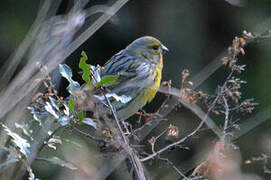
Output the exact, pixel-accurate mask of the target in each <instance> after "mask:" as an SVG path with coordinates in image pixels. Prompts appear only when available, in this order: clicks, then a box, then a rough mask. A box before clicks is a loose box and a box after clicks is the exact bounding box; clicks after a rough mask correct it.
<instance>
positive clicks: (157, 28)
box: [0, 0, 271, 179]
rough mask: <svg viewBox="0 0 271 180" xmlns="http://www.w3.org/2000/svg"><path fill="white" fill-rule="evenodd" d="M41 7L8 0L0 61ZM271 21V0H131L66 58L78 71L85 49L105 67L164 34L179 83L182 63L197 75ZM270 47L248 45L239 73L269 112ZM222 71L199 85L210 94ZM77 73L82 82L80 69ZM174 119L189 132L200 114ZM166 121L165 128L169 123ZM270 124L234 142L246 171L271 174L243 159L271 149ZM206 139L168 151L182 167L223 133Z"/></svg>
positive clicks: (168, 68) (39, 170) (247, 94)
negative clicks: (135, 44) (136, 43)
mask: <svg viewBox="0 0 271 180" xmlns="http://www.w3.org/2000/svg"><path fill="white" fill-rule="evenodd" d="M105 2H106V1H95V2H94V1H93V2H91V3H93V4H102V3H105ZM90 5H92V4H90ZM38 6H39V2H38V1H28V0H21V1H15V0H8V1H5V2H2V3H1V5H0V22H1V24H0V66H1V65H2V64H3V62H5V60H6V59H8V57H9V55H10V54H11V53H12V52H13V51H15V49H16V47H17V46H18V45H19V43H20V42H21V41H22V40H23V38H24V36H25V34H26V33H27V31H28V30H29V28H30V26H31V24H32V22H33V21H34V19H35V16H36V13H37V10H38ZM65 6H66V3H63V4H62V5H61V8H60V10H59V13H63V9H65ZM94 19H95V18H94ZM270 26H271V1H269V0H254V1H253V0H248V1H247V3H246V4H245V5H244V6H242V7H237V6H233V5H231V4H229V3H227V2H226V1H224V0H204V1H202V0H170V1H165V0H137V1H130V2H128V3H127V4H126V5H125V6H124V7H123V8H122V9H121V10H120V11H119V12H118V13H117V14H116V17H115V18H113V20H112V21H109V22H107V23H106V24H105V25H104V26H103V27H102V28H101V29H99V30H98V31H97V32H96V33H95V34H94V35H93V36H92V37H91V38H89V39H88V41H86V42H85V43H84V44H83V45H82V46H81V47H80V48H78V49H77V51H75V52H74V53H73V54H72V55H71V56H70V57H69V58H68V59H67V61H66V63H67V64H69V65H70V66H71V67H73V70H74V73H75V72H76V71H77V64H78V62H79V58H80V53H81V51H82V50H84V51H86V53H87V55H88V57H89V59H90V60H89V63H91V64H100V65H103V64H104V63H105V62H106V61H107V60H108V59H109V58H110V57H111V56H112V55H114V54H115V53H117V52H118V51H120V50H121V49H123V48H124V47H125V46H126V45H128V44H129V43H130V42H131V41H133V40H134V39H136V38H138V37H141V36H144V35H151V36H154V37H156V38H158V39H160V40H161V41H162V42H163V44H164V45H166V46H167V47H168V48H169V49H170V52H169V53H168V54H167V55H166V56H165V60H164V69H163V80H170V79H171V80H172V81H173V86H174V87H180V79H181V72H182V70H183V69H189V70H190V72H191V76H192V77H193V76H194V75H196V74H197V73H198V72H199V71H200V70H201V69H202V68H203V67H205V66H206V65H207V64H208V63H209V62H211V61H212V60H214V59H215V58H216V57H217V56H219V55H220V54H221V53H222V52H223V51H224V50H226V49H227V47H228V46H229V45H231V42H232V39H233V38H234V37H235V36H238V35H240V34H241V33H242V32H243V31H244V30H247V31H251V32H253V33H254V32H255V33H261V32H263V31H265V30H267V29H270ZM270 45H271V41H268V40H267V41H263V42H259V43H258V42H256V43H253V44H251V45H249V46H248V47H247V48H246V50H245V51H246V55H245V56H244V57H242V58H241V63H243V64H246V65H247V68H246V72H244V73H243V74H242V76H241V78H242V79H244V80H246V81H247V82H248V84H247V85H246V86H245V87H244V88H243V89H242V92H243V97H244V98H255V100H256V101H257V102H258V103H260V105H259V106H258V107H257V109H256V112H261V111H263V110H266V109H268V108H269V106H270V105H271V96H270V91H271V83H270V76H271V71H270V68H271V61H270V58H271V52H270V47H271V46H270ZM224 77H225V68H220V69H219V70H218V71H217V72H216V73H215V74H213V75H212V76H211V77H210V78H209V79H208V80H207V81H206V82H204V83H203V84H202V85H201V86H200V87H199V89H201V90H202V91H204V92H208V93H212V92H214V90H215V88H216V87H217V85H218V84H219V83H222V82H223V78H224ZM75 78H77V80H79V75H77V76H75ZM66 85H67V84H66V82H63V84H62V85H61V92H60V93H62V94H64V95H65V86H66ZM163 98H164V95H162V94H158V96H157V97H156V99H155V100H154V101H153V102H152V103H151V104H149V105H147V107H146V109H147V111H148V112H154V111H155V110H156V109H157V108H158V107H159V104H160V103H161V100H162V99H163ZM157 102H158V103H157ZM248 117H249V116H246V117H243V118H242V119H241V120H242V121H245V120H246V118H248ZM168 118H169V120H170V122H171V123H173V124H175V125H177V126H179V128H180V132H181V133H184V132H188V130H189V128H191V124H190V122H191V121H193V120H194V119H195V122H197V121H196V117H194V115H193V114H192V113H191V112H190V111H188V110H186V109H184V108H181V109H179V110H178V111H177V112H172V113H171V114H170V116H169V117H168ZM214 118H216V117H214ZM238 118H240V117H233V120H237V119H238ZM218 121H219V120H218ZM217 123H218V124H219V123H221V122H217ZM192 124H193V123H192ZM164 126H165V127H166V124H165V125H164ZM160 128H161V130H160V131H159V129H156V132H157V133H158V132H161V131H162V129H163V125H161V127H160ZM269 128H270V121H268V120H267V121H265V123H262V124H261V125H260V126H258V127H256V128H254V130H252V131H250V132H249V133H248V134H246V135H244V136H242V137H241V138H239V139H238V140H237V141H236V144H237V146H239V147H240V151H241V153H242V158H243V159H242V162H241V164H242V170H243V171H244V173H250V174H257V176H259V177H257V178H259V179H261V178H262V179H270V178H271V176H270V175H265V174H263V169H262V167H261V166H260V165H259V164H252V165H250V166H247V165H244V161H245V160H246V159H251V158H252V157H255V156H259V155H260V154H261V153H263V152H265V153H270V150H271V149H270V147H271V140H270V136H271V134H270V130H269ZM65 133H67V132H65ZM68 134H69V133H68ZM69 135H71V134H69ZM150 137H151V135H150ZM70 138H74V139H76V141H79V142H81V143H86V146H91V147H92V148H93V149H95V147H94V146H93V145H92V144H91V143H89V142H87V140H86V139H80V138H79V137H70ZM200 139H201V140H199V139H196V140H194V141H195V142H196V143H197V146H196V145H195V143H194V144H193V143H192V144H191V150H190V151H187V150H179V151H174V153H172V154H171V155H170V156H168V157H169V158H171V159H173V160H174V162H175V163H176V164H177V165H181V164H182V162H183V160H187V159H189V157H192V155H194V154H196V153H199V152H201V151H207V150H206V149H208V146H209V145H210V144H212V145H213V144H214V143H215V140H216V139H217V138H216V136H214V134H213V133H212V132H211V131H207V132H206V133H205V134H204V135H202V136H201V138H200ZM187 145H190V144H187ZM157 148H159V146H158V147H157ZM63 149H64V146H63V147H62V148H59V149H58V151H57V152H54V151H53V150H49V149H47V150H44V151H43V152H42V154H45V155H47V154H55V153H57V154H58V155H59V156H63V153H64V154H65V152H63V151H65V150H63ZM90 151H92V150H90ZM93 151H94V150H93ZM82 154H83V153H82ZM85 155H86V156H91V154H88V153H85ZM146 165H147V164H146ZM147 166H148V165H147ZM63 169H64V168H59V167H58V166H50V165H48V164H46V163H39V162H37V163H35V168H34V171H35V173H36V174H37V176H38V177H40V178H42V179H52V178H54V179H62V178H63V177H62V175H61V172H62V171H60V170H63ZM148 170H149V171H150V172H151V174H152V175H153V177H154V179H164V178H166V177H168V176H167V175H168V174H169V173H174V172H173V171H172V169H170V168H167V167H166V165H164V164H163V163H157V162H154V166H148ZM171 171H172V172H171ZM66 173H68V172H66ZM124 173H125V170H122V171H121V172H115V173H113V175H111V176H110V178H112V179H113V178H114V177H116V179H118V177H119V178H121V177H122V174H124ZM64 177H65V176H64ZM257 178H256V177H255V178H252V179H257Z"/></svg>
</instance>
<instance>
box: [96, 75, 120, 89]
mask: <svg viewBox="0 0 271 180" xmlns="http://www.w3.org/2000/svg"><path fill="white" fill-rule="evenodd" d="M118 78H119V76H104V77H103V78H102V79H101V81H100V82H99V83H98V84H97V86H98V87H101V86H104V85H110V84H113V83H114V82H116V80H118Z"/></svg>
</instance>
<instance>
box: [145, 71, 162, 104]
mask: <svg viewBox="0 0 271 180" xmlns="http://www.w3.org/2000/svg"><path fill="white" fill-rule="evenodd" d="M155 74H156V76H155V78H154V81H153V84H152V86H150V87H149V88H148V89H147V90H146V92H145V97H144V98H143V101H144V102H143V103H144V104H146V103H147V102H151V101H152V100H153V98H154V97H155V95H156V93H157V91H158V89H159V87H160V83H161V78H162V67H155Z"/></svg>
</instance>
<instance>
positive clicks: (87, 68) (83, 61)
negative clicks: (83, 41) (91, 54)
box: [79, 51, 91, 85]
mask: <svg viewBox="0 0 271 180" xmlns="http://www.w3.org/2000/svg"><path fill="white" fill-rule="evenodd" d="M81 56H82V57H81V58H80V62H79V68H80V69H82V70H83V74H82V79H83V80H84V81H85V82H86V84H87V85H90V84H91V80H90V65H89V64H87V63H86V61H87V60H88V57H87V55H86V53H85V51H82V53H81Z"/></svg>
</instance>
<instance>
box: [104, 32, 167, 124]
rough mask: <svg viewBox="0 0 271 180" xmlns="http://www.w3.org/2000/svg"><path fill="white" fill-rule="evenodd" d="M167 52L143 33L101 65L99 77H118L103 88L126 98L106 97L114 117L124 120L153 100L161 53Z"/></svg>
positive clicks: (160, 67)
mask: <svg viewBox="0 0 271 180" xmlns="http://www.w3.org/2000/svg"><path fill="white" fill-rule="evenodd" d="M168 51H169V50H168V48H167V47H166V46H164V45H163V44H162V43H161V42H160V41H159V40H158V39H156V38H154V37H151V36H143V37H140V38H138V39H136V40H134V41H133V42H132V43H131V44H129V45H128V46H127V47H126V48H125V49H123V50H121V51H120V52H119V53H117V54H115V55H114V56H112V58H111V59H110V60H108V61H107V62H106V63H105V64H104V66H103V70H102V71H101V73H100V76H101V78H103V77H105V76H118V79H117V80H116V81H115V82H114V83H112V84H109V85H107V86H105V88H106V89H107V90H108V92H109V93H114V94H116V95H117V96H120V97H127V98H128V101H127V102H125V103H123V102H120V101H118V100H116V99H115V98H110V103H111V104H112V107H113V108H114V109H115V111H116V114H117V117H118V119H120V120H126V119H128V118H129V117H130V116H132V115H134V114H135V113H136V112H138V110H140V109H141V108H142V107H143V106H145V104H147V103H149V102H151V101H152V100H153V98H154V97H155V95H156V93H157V91H158V89H159V87H160V83H161V79H162V69H163V55H164V54H165V53H166V52H168Z"/></svg>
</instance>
